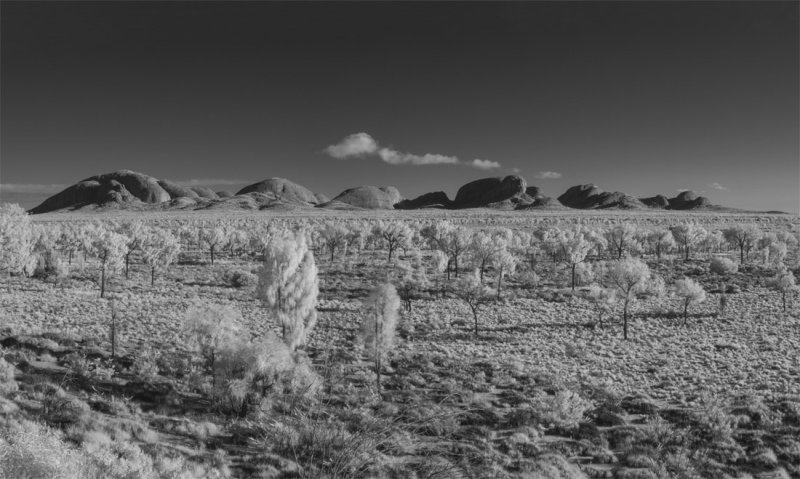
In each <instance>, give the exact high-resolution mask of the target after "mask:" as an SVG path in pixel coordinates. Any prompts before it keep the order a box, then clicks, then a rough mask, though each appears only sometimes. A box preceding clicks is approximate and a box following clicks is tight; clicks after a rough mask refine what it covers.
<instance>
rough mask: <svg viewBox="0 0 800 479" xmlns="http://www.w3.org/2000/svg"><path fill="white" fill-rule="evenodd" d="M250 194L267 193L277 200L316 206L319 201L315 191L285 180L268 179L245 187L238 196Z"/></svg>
mask: <svg viewBox="0 0 800 479" xmlns="http://www.w3.org/2000/svg"><path fill="white" fill-rule="evenodd" d="M248 193H265V194H271V195H273V196H275V198H276V199H278V200H280V201H283V202H287V203H300V204H308V205H316V204H318V203H319V199H318V198H317V196H316V195H315V194H314V192H313V191H311V190H309V189H308V188H306V187H304V186H300V185H298V184H297V183H293V182H291V181H289V180H287V179H285V178H268V179H266V180H263V181H259V182H258V183H253V184H252V185H249V186H245V187H244V188H242V189H241V190H239V191H238V192H237V193H236V194H237V195H246V194H248Z"/></svg>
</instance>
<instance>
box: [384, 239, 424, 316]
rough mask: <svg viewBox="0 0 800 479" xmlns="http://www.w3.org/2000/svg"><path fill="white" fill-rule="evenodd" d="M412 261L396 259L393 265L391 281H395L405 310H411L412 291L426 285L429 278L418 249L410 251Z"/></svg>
mask: <svg viewBox="0 0 800 479" xmlns="http://www.w3.org/2000/svg"><path fill="white" fill-rule="evenodd" d="M411 260H412V261H397V262H395V263H394V265H393V268H392V269H393V271H392V276H394V278H393V281H394V282H396V283H397V285H398V286H397V291H398V293H399V294H400V298H401V299H402V300H403V304H404V305H405V310H406V311H408V312H410V311H411V300H412V299H413V298H414V293H415V292H416V291H418V290H420V289H424V288H426V287H427V286H428V284H429V280H428V276H427V274H426V271H425V265H424V264H423V263H422V257H421V255H420V252H419V250H414V251H413V252H412V258H411Z"/></svg>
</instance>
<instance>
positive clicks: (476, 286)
mask: <svg viewBox="0 0 800 479" xmlns="http://www.w3.org/2000/svg"><path fill="white" fill-rule="evenodd" d="M452 290H453V294H455V295H456V297H458V298H459V299H461V300H462V301H464V302H465V303H466V304H467V306H469V309H470V311H471V312H472V319H473V321H474V326H475V327H474V332H475V337H476V338H477V337H478V310H479V308H480V306H481V305H482V304H484V303H485V302H486V301H488V299H489V295H490V294H491V290H490V289H489V288H488V287H486V286H485V285H484V284H483V283H481V279H480V276H479V274H478V271H477V270H475V271H474V272H473V273H470V274H465V275H463V276H461V277H460V278H458V279H457V280H456V282H455V283H454V284H453V285H452Z"/></svg>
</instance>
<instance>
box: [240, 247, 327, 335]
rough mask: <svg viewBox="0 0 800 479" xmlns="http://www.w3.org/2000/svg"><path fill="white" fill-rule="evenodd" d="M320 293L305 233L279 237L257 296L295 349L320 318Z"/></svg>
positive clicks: (268, 255) (268, 257)
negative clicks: (317, 307) (318, 300)
mask: <svg viewBox="0 0 800 479" xmlns="http://www.w3.org/2000/svg"><path fill="white" fill-rule="evenodd" d="M318 295H319V280H318V278H317V266H316V264H315V263H314V254H313V253H312V252H311V251H310V250H309V248H308V240H307V239H306V236H305V234H304V233H303V232H296V233H289V234H286V235H283V236H282V237H277V238H275V240H274V241H273V242H272V244H271V247H270V248H269V249H268V250H267V251H266V253H265V258H264V265H263V266H262V267H261V269H260V270H259V272H258V285H257V287H256V296H257V297H258V298H259V299H260V300H261V302H262V304H263V305H264V306H265V307H266V308H268V309H269V310H270V311H271V312H272V313H273V314H274V315H275V316H276V317H277V319H278V323H279V324H280V326H281V334H282V336H283V340H284V341H285V342H286V344H287V345H288V346H289V348H290V349H291V350H292V351H294V350H295V349H297V347H298V346H300V345H301V344H304V343H305V341H306V339H307V337H308V335H309V334H310V333H311V330H312V329H313V328H314V325H315V324H316V322H317V310H316V305H317V296H318Z"/></svg>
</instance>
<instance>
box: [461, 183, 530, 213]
mask: <svg viewBox="0 0 800 479" xmlns="http://www.w3.org/2000/svg"><path fill="white" fill-rule="evenodd" d="M527 186H528V185H527V184H526V183H525V179H524V178H522V177H521V176H516V175H510V176H506V177H505V178H499V177H498V178H482V179H480V180H475V181H472V182H470V183H467V184H466V185H464V186H462V187H461V188H459V189H458V193H456V198H455V200H453V207H454V208H459V209H460V208H480V207H485V206H489V205H491V204H492V203H500V202H502V201H506V200H509V201H511V202H525V201H527V202H530V200H529V198H528V197H527V195H526V194H525V189H526V188H527ZM515 200H516V201H515Z"/></svg>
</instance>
